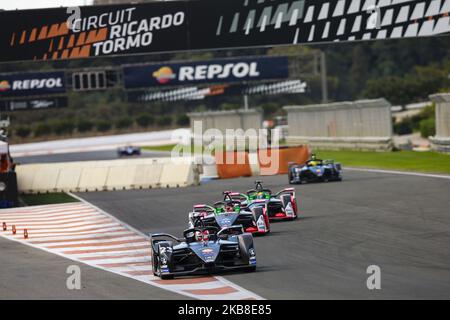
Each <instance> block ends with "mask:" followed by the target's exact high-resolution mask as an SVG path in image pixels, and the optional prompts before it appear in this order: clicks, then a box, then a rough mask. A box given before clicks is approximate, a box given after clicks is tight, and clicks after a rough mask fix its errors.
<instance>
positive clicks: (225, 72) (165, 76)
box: [153, 62, 260, 84]
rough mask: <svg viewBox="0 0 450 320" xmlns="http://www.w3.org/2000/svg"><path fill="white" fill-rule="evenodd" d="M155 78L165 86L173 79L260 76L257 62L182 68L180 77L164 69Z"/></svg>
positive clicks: (169, 69)
mask: <svg viewBox="0 0 450 320" xmlns="http://www.w3.org/2000/svg"><path fill="white" fill-rule="evenodd" d="M153 76H154V77H155V78H156V79H157V80H158V82H159V83H161V84H165V83H168V82H170V80H171V79H177V80H178V81H180V82H184V81H202V80H217V79H227V78H230V77H233V78H237V79H245V78H257V77H259V76H260V72H259V71H258V63H257V62H250V63H247V62H238V63H227V64H210V65H197V66H182V67H180V68H179V70H178V75H176V74H174V73H173V71H172V69H171V68H169V67H162V68H161V69H159V70H158V71H156V72H155V73H153Z"/></svg>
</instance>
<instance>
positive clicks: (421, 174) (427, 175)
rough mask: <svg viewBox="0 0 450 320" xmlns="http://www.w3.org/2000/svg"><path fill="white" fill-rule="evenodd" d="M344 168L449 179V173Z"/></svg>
mask: <svg viewBox="0 0 450 320" xmlns="http://www.w3.org/2000/svg"><path fill="white" fill-rule="evenodd" d="M345 170H349V171H361V172H374V173H387V174H400V175H406V176H417V177H425V178H438V179H450V175H441V174H431V173H420V172H408V171H395V170H381V169H364V168H354V167H344V171H345Z"/></svg>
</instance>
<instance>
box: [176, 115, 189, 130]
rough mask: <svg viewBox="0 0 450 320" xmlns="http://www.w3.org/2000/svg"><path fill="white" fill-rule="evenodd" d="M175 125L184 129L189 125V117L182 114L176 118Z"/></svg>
mask: <svg viewBox="0 0 450 320" xmlns="http://www.w3.org/2000/svg"><path fill="white" fill-rule="evenodd" d="M177 125H179V126H180V127H185V126H188V125H189V117H188V116H187V115H186V114H185V113H183V114H180V115H179V116H178V117H177Z"/></svg>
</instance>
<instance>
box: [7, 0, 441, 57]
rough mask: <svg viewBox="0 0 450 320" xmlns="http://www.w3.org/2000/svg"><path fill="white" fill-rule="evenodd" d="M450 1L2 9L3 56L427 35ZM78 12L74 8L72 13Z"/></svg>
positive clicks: (233, 0) (437, 28)
mask: <svg viewBox="0 0 450 320" xmlns="http://www.w3.org/2000/svg"><path fill="white" fill-rule="evenodd" d="M449 11H450V0H197V1H167V2H166V1H164V2H162V1H158V2H150V3H141V4H133V3H131V4H122V5H115V6H114V5H111V6H86V7H81V8H80V10H79V12H76V13H73V14H70V13H68V11H67V9H66V8H55V9H42V10H26V11H3V12H0V29H1V30H2V32H1V33H0V61H17V60H57V59H75V58H87V57H99V56H110V55H127V54H145V53H154V52H176V51H188V50H205V49H227V48H240V47H265V46H276V45H287V44H312V43H323V42H334V41H357V40H378V39H396V38H410V37H426V36H436V35H446V34H449V33H450V17H449ZM69 12H70V11H69Z"/></svg>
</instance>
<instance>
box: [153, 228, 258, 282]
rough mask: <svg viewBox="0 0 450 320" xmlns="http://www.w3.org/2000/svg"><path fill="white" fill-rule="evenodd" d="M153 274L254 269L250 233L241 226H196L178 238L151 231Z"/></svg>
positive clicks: (166, 275) (161, 276) (169, 275)
mask: <svg viewBox="0 0 450 320" xmlns="http://www.w3.org/2000/svg"><path fill="white" fill-rule="evenodd" d="M150 243H151V251H152V263H153V273H154V275H155V276H158V277H160V278H161V279H172V278H174V277H175V276H185V275H192V274H204V273H213V272H216V271H221V270H222V271H223V270H244V271H255V270H256V254H255V248H254V246H253V236H252V235H251V234H250V233H243V230H242V226H231V227H227V228H223V229H221V230H219V229H218V228H216V227H195V228H190V229H187V230H185V231H184V232H183V238H182V239H178V238H176V237H174V236H172V235H170V234H165V233H158V234H150Z"/></svg>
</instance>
